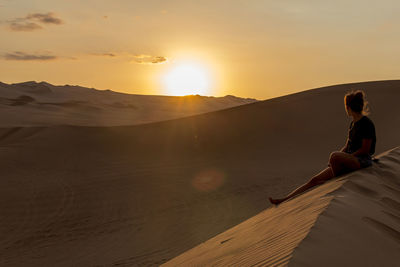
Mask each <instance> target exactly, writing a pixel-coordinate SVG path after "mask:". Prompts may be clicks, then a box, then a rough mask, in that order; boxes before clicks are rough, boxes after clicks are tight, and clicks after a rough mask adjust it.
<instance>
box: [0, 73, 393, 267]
mask: <svg viewBox="0 0 400 267" xmlns="http://www.w3.org/2000/svg"><path fill="white" fill-rule="evenodd" d="M352 88H354V89H358V88H362V89H365V91H366V92H367V96H368V97H369V99H370V101H371V111H372V113H371V116H370V117H371V118H372V119H373V120H374V122H375V124H376V127H377V138H378V139H377V153H381V152H383V151H386V150H388V149H390V148H393V147H396V146H398V145H399V143H398V137H399V136H400V127H399V126H398V125H400V121H399V120H400V118H399V117H398V116H393V114H399V112H400V106H399V105H398V99H400V81H382V82H370V83H359V84H347V85H339V86H331V87H325V88H320V89H315V90H310V91H305V92H301V93H297V94H293V95H288V96H285V97H279V98H275V99H271V100H267V101H262V102H256V103H252V104H248V105H243V106H239V107H234V108H230V109H225V110H221V111H217V112H211V113H207V114H202V115H196V116H191V117H186V118H182V119H177V120H171V121H164V122H157V123H151V124H145V125H136V126H118V127H116V126H115V127H89V126H52V127H8V128H1V129H0V177H1V179H0V236H1V237H2V238H1V239H0V266H136V265H139V266H149V265H159V264H162V263H165V262H167V261H168V260H170V259H172V258H174V257H177V256H178V255H180V254H182V253H184V252H185V251H187V250H189V249H191V248H193V247H195V246H197V245H199V244H201V243H202V242H205V241H207V240H208V239H210V238H212V237H214V236H216V235H218V234H220V233H222V232H224V231H226V230H228V229H230V228H232V227H234V226H235V225H237V224H239V223H241V222H243V221H245V220H246V219H248V218H251V217H252V216H255V215H257V214H259V213H260V212H262V211H263V210H265V209H266V208H267V207H269V204H268V203H267V197H268V196H269V195H272V196H280V195H283V194H287V193H288V192H289V191H291V190H292V189H293V188H294V187H296V186H298V185H300V184H302V183H304V182H305V181H306V180H308V178H309V177H310V176H311V175H313V174H315V173H316V172H317V171H319V170H320V169H321V168H323V167H325V166H326V164H327V160H328V156H329V153H330V152H331V151H333V150H335V149H338V148H340V147H341V146H342V145H343V143H344V141H345V138H346V134H347V128H348V125H349V122H350V120H349V119H347V118H346V115H345V111H344V108H343V95H344V93H345V92H346V91H347V90H349V89H352ZM8 98H14V97H10V96H8ZM35 99H36V97H35ZM388 114H392V115H388ZM28 118H29V117H28ZM388 179H390V178H388ZM392 187H393V186H392ZM323 188H324V187H321V188H320V189H319V190H324V189H323ZM393 188H394V187H393ZM310 194H311V193H310ZM312 194H317V193H315V191H314V193H312ZM321 194H322V193H321ZM388 198H391V199H392V200H395V201H398V200H396V199H395V198H394V197H388ZM305 201H308V200H305ZM384 202H385V203H391V205H393V202H392V201H391V200H388V199H386V198H385V200H384ZM318 203H320V202H318ZM331 203H332V202H331ZM331 205H332V204H331ZM310 208H312V207H310ZM317 208H318V209H322V206H321V205H320V206H319V207H316V209H317ZM392 213H393V212H392ZM393 214H395V213H393ZM314 216H315V217H317V214H316V213H314ZM365 217H369V218H372V219H374V220H377V221H380V222H383V223H385V224H387V223H386V222H384V221H381V220H379V219H377V218H375V217H373V216H372V215H366V216H365ZM366 220H369V219H366ZM312 223H313V222H312V221H304V225H305V226H304V227H308V226H309V225H311V224H312ZM374 223H375V222H373V221H372V220H370V221H369V222H368V225H372V224H374ZM375 225H376V223H375ZM388 225H389V224H388ZM390 227H392V228H394V226H393V225H392V226H390ZM394 229H395V228H394ZM301 238H302V237H300V238H299V239H301ZM222 241H225V240H222ZM229 242H230V241H227V242H225V243H223V244H226V245H227V244H229ZM303 242H306V239H305V240H304V241H303ZM288 255H289V254H288ZM295 257H296V253H295V254H294V257H293V260H295Z"/></svg>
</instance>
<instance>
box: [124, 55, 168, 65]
mask: <svg viewBox="0 0 400 267" xmlns="http://www.w3.org/2000/svg"><path fill="white" fill-rule="evenodd" d="M132 62H134V63H138V64H160V63H165V62H167V58H166V57H163V56H150V55H135V56H133V59H132Z"/></svg>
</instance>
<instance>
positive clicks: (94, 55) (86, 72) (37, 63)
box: [0, 0, 400, 99]
mask: <svg viewBox="0 0 400 267" xmlns="http://www.w3.org/2000/svg"><path fill="white" fill-rule="evenodd" d="M399 12H400V2H399V1H394V0H391V1H388V0H380V1H365V0H363V1H361V0H355V1H352V0H346V1H344V0H335V1H321V0H313V1H311V0H309V1H305V0H292V1H268V0H197V1H194V0H171V1H167V0H146V1H136V0H113V1H109V0H90V1H89V0H86V1H85V0H80V1H78V0H57V1H54V0H40V1H39V0H38V1H32V0H30V1H28V0H0V36H1V38H0V40H1V41H0V57H1V58H0V81H2V82H6V83H14V82H23V81H28V80H36V81H47V82H49V83H52V84H57V85H64V84H71V85H81V86H86V87H94V88H98V89H112V90H115V91H121V92H128V93H134V94H157V95H162V94H171V91H168V89H167V87H168V86H167V85H166V84H165V76H166V75H167V73H170V72H171V71H172V70H173V69H174V68H176V67H177V66H180V65H182V64H186V66H187V65H191V64H192V65H194V66H200V67H199V68H200V69H201V70H202V71H205V72H207V74H206V77H207V81H208V83H207V87H208V88H207V90H206V92H205V93H204V94H206V95H214V96H224V95H227V94H231V95H236V96H241V97H252V98H257V99H267V98H271V97H275V96H280V95H285V94H288V93H293V92H297V91H302V90H306V89H310V88H315V87H320V86H324V85H332V84H338V83H347V82H356V81H367V80H384V79H398V78H399V73H400V63H399V62H400V52H399V47H400V16H399V15H398V14H399ZM171 77H172V76H171Z"/></svg>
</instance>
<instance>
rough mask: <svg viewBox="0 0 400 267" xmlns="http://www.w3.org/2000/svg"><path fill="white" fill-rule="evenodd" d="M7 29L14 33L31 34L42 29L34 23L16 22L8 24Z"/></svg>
mask: <svg viewBox="0 0 400 267" xmlns="http://www.w3.org/2000/svg"><path fill="white" fill-rule="evenodd" d="M9 27H10V29H11V30H12V31H16V32H31V31H34V30H39V29H41V28H42V26H40V25H39V24H37V23H34V22H16V21H14V22H10V23H9Z"/></svg>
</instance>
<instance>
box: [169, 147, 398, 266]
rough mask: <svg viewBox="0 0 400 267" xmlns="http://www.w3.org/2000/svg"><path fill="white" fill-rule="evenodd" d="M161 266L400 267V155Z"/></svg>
mask: <svg viewBox="0 0 400 267" xmlns="http://www.w3.org/2000/svg"><path fill="white" fill-rule="evenodd" d="M378 158H379V159H380V161H379V163H377V164H376V163H374V164H373V166H371V167H369V168H366V169H363V170H359V171H355V172H352V173H350V174H347V175H343V176H342V177H340V178H335V179H332V180H331V181H329V182H327V183H325V184H323V185H322V186H319V187H316V188H314V189H312V190H309V191H308V192H306V193H304V194H303V195H300V196H298V197H295V198H293V199H291V200H288V201H286V202H284V203H282V204H281V205H279V206H274V207H272V208H270V209H267V210H265V211H263V212H261V213H259V214H258V215H256V216H254V217H252V218H250V219H248V220H246V221H245V222H243V223H241V224H239V225H237V226H235V227H233V228H231V229H229V230H227V231H225V232H224V233H222V234H219V235H217V236H216V237H214V238H212V239H210V240H208V241H206V242H204V243H202V244H201V245H199V246H197V247H195V248H193V249H191V250H189V251H188V252H185V253H183V254H181V255H180V256H178V257H176V258H174V259H172V260H171V261H169V262H167V263H166V264H164V265H162V266H287V265H289V266H397V264H398V263H399V260H400V254H399V248H400V231H399V230H400V220H399V219H400V217H399V208H400V147H398V148H396V149H393V150H391V151H388V152H386V153H383V154H382V155H379V157H378Z"/></svg>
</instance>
